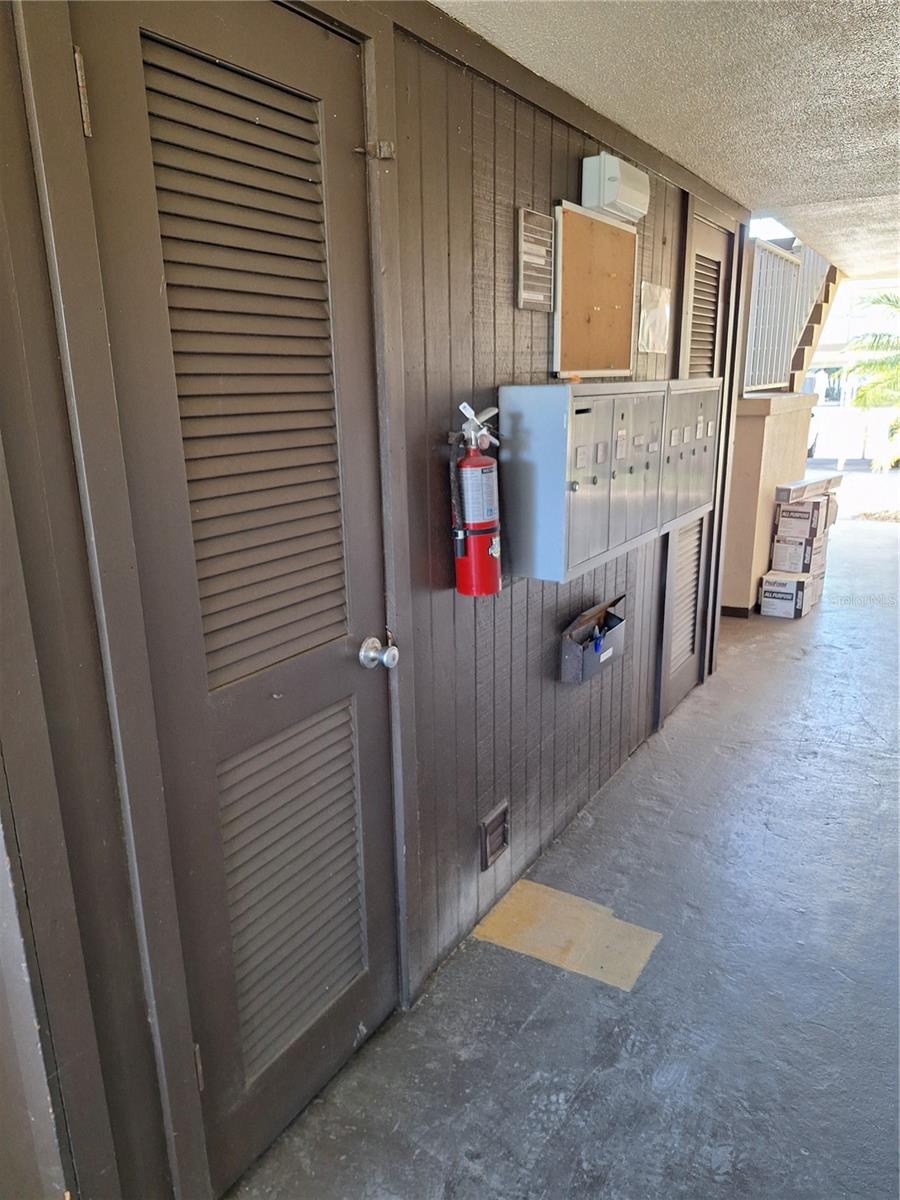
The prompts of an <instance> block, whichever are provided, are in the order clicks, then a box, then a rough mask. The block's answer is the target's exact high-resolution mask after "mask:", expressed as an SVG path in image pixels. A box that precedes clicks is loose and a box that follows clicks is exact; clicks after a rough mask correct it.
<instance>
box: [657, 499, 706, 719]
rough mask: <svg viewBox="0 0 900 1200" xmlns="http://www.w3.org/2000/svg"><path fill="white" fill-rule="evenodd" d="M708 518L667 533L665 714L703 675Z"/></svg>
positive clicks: (701, 518)
mask: <svg viewBox="0 0 900 1200" xmlns="http://www.w3.org/2000/svg"><path fill="white" fill-rule="evenodd" d="M708 522H709V517H708V516H706V517H700V518H698V519H697V520H696V521H689V522H688V523H687V524H685V525H680V526H679V527H678V528H677V529H674V530H673V531H672V532H671V533H670V534H669V535H668V566H667V571H666V633H665V642H666V648H665V673H664V681H663V696H662V712H663V715H664V716H665V715H666V714H668V713H670V712H671V711H672V709H673V708H674V707H675V705H676V704H678V703H679V701H680V700H683V699H684V697H685V696H686V695H687V694H688V692H689V691H690V690H691V688H692V687H694V686H695V684H697V683H698V682H699V679H700V660H701V655H702V652H703V609H704V596H705V583H704V581H705V578H706V536H705V535H706V529H707V525H708Z"/></svg>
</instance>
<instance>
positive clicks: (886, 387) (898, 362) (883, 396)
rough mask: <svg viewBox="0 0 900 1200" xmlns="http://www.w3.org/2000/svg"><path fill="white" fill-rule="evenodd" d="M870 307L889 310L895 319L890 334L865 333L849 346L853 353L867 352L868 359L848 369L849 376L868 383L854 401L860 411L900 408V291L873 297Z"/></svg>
mask: <svg viewBox="0 0 900 1200" xmlns="http://www.w3.org/2000/svg"><path fill="white" fill-rule="evenodd" d="M869 305H870V306H872V307H877V308H886V309H888V310H889V312H890V313H891V314H893V316H894V325H895V328H894V331H893V332H891V333H864V334H863V335H862V336H861V337H857V338H854V339H853V341H852V342H850V344H849V349H852V350H868V351H869V352H870V357H869V358H861V359H860V360H859V361H858V362H855V363H854V364H853V366H852V367H850V369H849V370H848V372H847V374H848V375H854V374H856V375H862V376H863V377H864V378H865V383H863V385H862V386H861V387H860V389H859V391H858V392H857V393H856V395H855V396H854V398H853V403H854V405H856V407H857V408H886V407H889V406H890V405H900V334H898V333H897V332H896V330H897V328H898V326H897V322H898V321H900V292H882V293H881V294H880V295H878V296H873V297H872V299H871V300H870V301H869Z"/></svg>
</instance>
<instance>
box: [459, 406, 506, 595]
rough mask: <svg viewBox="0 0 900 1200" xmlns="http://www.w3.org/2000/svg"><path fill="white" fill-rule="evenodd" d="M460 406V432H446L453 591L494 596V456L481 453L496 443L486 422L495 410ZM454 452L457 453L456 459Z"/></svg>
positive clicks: (497, 560)
mask: <svg viewBox="0 0 900 1200" xmlns="http://www.w3.org/2000/svg"><path fill="white" fill-rule="evenodd" d="M459 410H460V412H461V413H462V414H463V416H464V417H465V418H466V420H465V422H464V423H463V427H462V430H461V432H454V433H451V434H450V442H451V444H452V446H453V447H454V450H453V451H451V455H450V505H451V510H452V517H453V555H454V563H455V565H456V590H457V591H458V592H459V593H460V595H462V596H496V595H497V593H498V592H499V591H500V498H499V494H498V490H497V460H496V459H495V458H491V457H490V456H489V455H487V454H484V453H483V451H485V450H487V448H488V446H491V445H494V446H499V445H500V443H499V442H498V441H497V439H496V438H495V437H494V435H493V434H492V433H491V431H490V426H489V425H488V423H487V422H488V420H489V419H490V418H491V417H493V416H495V415H496V413H497V411H498V410H497V409H496V408H486V409H485V410H484V411H483V412H480V413H478V414H477V415H476V413H475V411H474V410H473V409H472V407H471V406H470V405H468V404H461V405H460V406H459ZM457 450H461V451H462V453H461V454H460V455H459V456H458V457H457V453H456V451H457Z"/></svg>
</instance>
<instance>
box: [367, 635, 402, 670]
mask: <svg viewBox="0 0 900 1200" xmlns="http://www.w3.org/2000/svg"><path fill="white" fill-rule="evenodd" d="M359 661H360V664H361V665H362V666H364V667H366V668H367V670H371V669H372V668H373V667H384V668H385V669H386V670H388V671H393V669H394V667H396V665H397V663H398V662H399V661H400V651H399V650H398V648H397V647H396V646H395V645H394V643H393V642H392V641H391V640H390V638H389V639H388V644H387V645H386V646H382V644H381V642H379V640H378V638H377V637H367V638H366V640H365V641H364V642H363V644H362V645H361V646H360V648H359Z"/></svg>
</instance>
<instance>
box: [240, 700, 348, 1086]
mask: <svg viewBox="0 0 900 1200" xmlns="http://www.w3.org/2000/svg"><path fill="white" fill-rule="evenodd" d="M355 755H356V739H355V731H354V723H353V714H352V707H351V705H350V703H349V702H347V701H341V702H339V703H338V704H334V705H331V706H330V707H329V708H327V709H325V710H324V711H322V712H320V713H317V714H316V715H315V716H314V717H311V718H309V719H308V720H306V721H304V722H302V723H301V724H299V725H296V726H294V727H292V728H290V729H287V730H285V731H284V732H282V733H280V734H277V735H276V736H274V737H272V738H270V739H268V740H267V741H266V742H264V743H262V744H260V745H258V746H255V747H253V748H252V749H251V750H249V751H245V752H244V753H242V754H238V755H235V756H234V757H233V758H230V759H229V760H228V761H226V762H224V763H223V764H222V765H221V766H220V768H219V772H218V775H219V788H220V796H221V806H222V833H223V842H224V848H225V873H226V880H227V885H228V904H229V913H230V918H231V931H232V939H233V947H234V963H235V978H236V982H237V996H238V1011H239V1014H240V1020H241V1031H242V1035H243V1051H244V1067H245V1071H246V1073H247V1077H248V1079H252V1078H254V1077H255V1076H256V1075H258V1074H259V1073H260V1072H261V1071H262V1070H263V1069H264V1068H265V1066H266V1064H267V1063H268V1062H270V1061H271V1060H272V1059H273V1058H275V1057H277V1056H278V1054H280V1053H281V1052H282V1051H283V1050H284V1049H285V1047H287V1046H289V1045H290V1044H291V1043H292V1042H294V1041H295V1040H296V1038H297V1037H298V1036H300V1035H301V1034H302V1033H303V1031H304V1029H306V1028H307V1027H308V1026H309V1025H310V1024H311V1023H312V1022H313V1021H315V1019H316V1018H317V1017H318V1016H319V1014H320V1013H321V1012H322V1011H323V1009H324V1008H325V1007H327V1005H329V1004H330V1003H332V1002H333V1001H334V1000H335V999H336V997H337V996H338V995H340V993H341V991H342V990H343V989H344V988H345V987H347V986H348V984H350V983H352V982H353V980H354V979H356V977H357V976H358V975H359V974H360V972H361V971H363V970H364V969H365V937H364V922H363V900H362V882H361V861H360V854H359V821H358V811H357V810H358V794H357V779H356V765H355V762H356V760H355Z"/></svg>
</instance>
